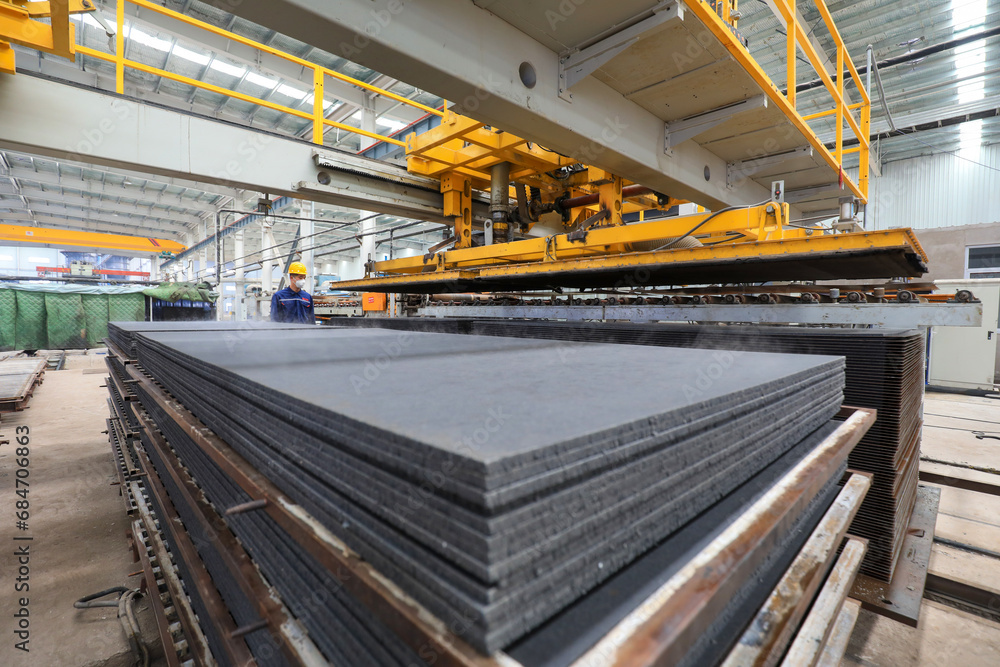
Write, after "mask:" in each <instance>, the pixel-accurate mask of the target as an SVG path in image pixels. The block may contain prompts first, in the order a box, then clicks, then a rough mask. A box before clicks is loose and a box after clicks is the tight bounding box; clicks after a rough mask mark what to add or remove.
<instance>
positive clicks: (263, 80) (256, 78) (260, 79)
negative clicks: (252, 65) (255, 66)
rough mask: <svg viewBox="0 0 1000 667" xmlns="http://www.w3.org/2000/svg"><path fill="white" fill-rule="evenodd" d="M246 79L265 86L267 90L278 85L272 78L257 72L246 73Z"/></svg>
mask: <svg viewBox="0 0 1000 667" xmlns="http://www.w3.org/2000/svg"><path fill="white" fill-rule="evenodd" d="M247 81H249V82H250V83H252V84H254V85H257V86H260V87H262V88H267V89H268V90H271V89H272V88H274V87H275V86H277V85H278V82H277V81H275V80H274V79H272V78H270V77H267V76H263V75H261V74H257V72H250V73H249V74H247Z"/></svg>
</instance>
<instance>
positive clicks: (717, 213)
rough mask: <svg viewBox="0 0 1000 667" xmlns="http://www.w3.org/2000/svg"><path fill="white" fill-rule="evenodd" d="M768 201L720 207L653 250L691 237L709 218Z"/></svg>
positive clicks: (670, 245)
mask: <svg viewBox="0 0 1000 667" xmlns="http://www.w3.org/2000/svg"><path fill="white" fill-rule="evenodd" d="M768 201H770V200H768ZM766 203H767V202H766V201H762V202H760V203H759V204H754V205H753V206H728V207H726V208H720V209H719V210H718V211H716V212H714V213H712V214H711V215H710V216H708V217H707V218H705V219H704V220H702V221H701V222H699V223H698V224H697V225H695V226H694V227H692V228H691V229H689V230H687V231H686V232H684V235H683V236H678V237H677V238H675V239H671V240H670V241H669V242H667V243H664V244H663V245H661V246H660V247H659V248H655V249H654V250H653V252H657V251H660V250H666V249H667V248H672V247H673V246H675V245H677V244H678V243H680V242H681V241H683V240H684V239H686V238H687V237H689V236H691V235H692V234H694V233H695V232H696V231H698V230H699V229H700V228H701V227H703V226H704V225H705V224H706V223H707V222H708V221H709V220H711V219H712V218H714V217H716V216H718V215H722V214H723V213H727V212H729V211H739V210H741V209H750V208H754V206H763V205H764V204H766Z"/></svg>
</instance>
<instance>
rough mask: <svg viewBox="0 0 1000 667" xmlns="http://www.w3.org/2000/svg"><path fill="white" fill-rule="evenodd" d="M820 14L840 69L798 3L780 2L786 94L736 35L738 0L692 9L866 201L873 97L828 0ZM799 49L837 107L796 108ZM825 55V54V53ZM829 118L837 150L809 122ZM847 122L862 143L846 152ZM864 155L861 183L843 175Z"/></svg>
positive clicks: (817, 0)
mask: <svg viewBox="0 0 1000 667" xmlns="http://www.w3.org/2000/svg"><path fill="white" fill-rule="evenodd" d="M811 2H813V4H814V5H815V6H816V8H817V9H818V10H819V13H820V16H821V17H822V19H823V23H824V24H825V25H826V28H827V30H829V32H830V35H831V37H832V40H833V43H834V45H835V46H836V66H835V67H836V71H835V72H830V71H829V70H828V69H827V67H826V65H825V64H824V62H823V61H824V58H823V57H822V56H821V54H820V53H819V52H817V50H816V47H815V46H814V45H813V43H812V42H811V41H810V40H809V34H810V31H809V30H807V29H805V28H804V27H803V25H802V24H801V23H800V14H799V12H798V8H797V0H775V2H774V4H775V6H776V7H777V9H778V12H779V13H780V14H781V16H782V18H783V19H784V20H785V24H786V26H787V31H786V61H787V90H786V91H785V92H784V93H782V92H781V90H780V89H778V87H777V86H775V85H774V82H773V81H772V80H771V78H770V77H769V76H768V74H767V73H766V72H765V71H764V70H763V69H762V68H761V67H760V65H759V64H758V63H757V61H756V60H754V58H753V56H751V55H750V51H749V50H748V49H747V47H746V46H745V44H743V43H742V41H741V40H740V38H739V37H738V35H736V34H735V33H734V28H735V20H730V19H735V18H736V17H738V16H739V14H738V13H735V12H734V9H735V7H736V3H735V2H733V0H723V1H722V3H721V5H720V4H716V5H715V6H714V7H713V6H710V5H709V4H706V3H705V2H694V3H690V4H689V5H688V7H689V9H690V10H691V11H692V12H694V13H695V14H697V15H698V16H699V18H701V20H702V21H703V22H705V24H706V25H707V26H708V27H709V28H710V29H711V30H712V32H713V34H714V35H715V36H716V37H717V38H718V39H719V40H720V41H722V43H723V44H724V45H725V46H726V48H727V50H728V51H729V52H730V54H731V55H733V57H734V58H735V59H736V60H737V61H738V62H739V63H740V64H741V65H743V67H744V69H745V70H746V71H747V72H748V73H749V74H750V75H751V76H752V77H753V78H754V79H755V80H756V81H757V83H758V85H760V86H761V88H762V89H763V90H764V92H765V93H766V94H767V95H768V96H769V97H770V98H771V99H772V100H773V101H774V102H776V103H777V104H778V106H779V107H782V108H783V110H784V112H785V114H786V115H787V116H788V117H789V119H790V120H791V121H792V122H793V123H794V124H795V125H796V126H797V127H798V128H799V129H800V131H802V133H803V134H804V135H805V136H806V138H807V139H808V141H809V143H810V144H811V145H812V147H813V148H814V149H815V150H816V151H818V152H819V154H820V155H822V156H823V158H824V159H825V160H826V162H827V163H828V164H829V165H830V166H831V167H832V168H834V169H837V170H840V175H839V178H842V179H843V181H844V183H845V184H847V185H849V186H850V188H851V190H852V191H854V192H855V194H857V195H859V196H860V197H862V198H863V199H867V197H868V152H869V138H868V135H869V128H870V126H871V98H870V97H869V95H868V90H867V88H866V87H865V85H864V83H862V81H861V77H860V75H859V74H858V70H857V68H856V67H855V66H854V62H853V61H852V60H851V57H850V54H848V53H847V47H846V45H845V44H844V39H843V37H841V35H840V31H839V30H838V29H837V26H836V25H835V24H834V21H833V16H832V15H831V14H830V10H829V9H828V8H827V6H826V2H825V1H824V0H811ZM799 49H801V50H802V52H803V53H804V54H805V55H806V57H807V58H808V61H809V64H810V65H812V67H813V69H814V70H815V71H816V73H817V74H818V75H819V78H820V80H821V81H822V84H823V86H824V87H825V88H826V90H827V92H828V93H829V94H830V96H831V98H832V100H833V107H832V108H830V109H824V110H822V111H819V112H817V113H812V114H808V115H806V116H803V115H801V114H800V113H799V112H798V110H797V108H796V75H795V72H796V60H797V57H798V51H799ZM823 55H825V54H823ZM848 76H849V77H850V78H851V79H853V80H854V82H855V84H856V85H857V89H858V92H859V93H860V95H861V100H862V101H861V102H857V103H854V104H848V103H847V95H846V94H845V91H844V86H845V82H846V80H847V78H848ZM855 111H860V114H859V117H858V118H855V115H854V113H853V112H855ZM827 116H836V121H835V122H836V126H837V127H836V140H835V143H834V148H833V151H832V152H831V151H830V149H828V148H827V147H826V146H825V145H824V143H823V142H821V141H820V140H819V137H817V136H816V133H815V131H813V129H812V127H811V126H810V125H809V123H808V121H811V120H815V119H818V118H824V117H827ZM845 122H846V123H847V125H848V127H850V129H851V132H852V133H853V134H854V136H855V137H856V138H857V140H858V145H857V146H855V147H852V148H844V124H845ZM855 152H857V153H859V156H860V167H859V170H858V174H859V176H858V183H857V184H854V183H853V182H851V180H850V179H849V178H848V177H847V176H846V175H845V174H844V172H843V162H844V156H845V155H848V154H851V153H855Z"/></svg>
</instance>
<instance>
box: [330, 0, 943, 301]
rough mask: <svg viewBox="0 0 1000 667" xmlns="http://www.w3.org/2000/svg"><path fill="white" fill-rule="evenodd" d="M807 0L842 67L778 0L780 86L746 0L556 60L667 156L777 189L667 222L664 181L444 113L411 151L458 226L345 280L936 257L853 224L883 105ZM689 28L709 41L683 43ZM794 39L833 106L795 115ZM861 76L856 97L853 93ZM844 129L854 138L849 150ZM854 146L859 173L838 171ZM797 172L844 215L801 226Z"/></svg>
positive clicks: (345, 285)
mask: <svg viewBox="0 0 1000 667" xmlns="http://www.w3.org/2000/svg"><path fill="white" fill-rule="evenodd" d="M812 1H813V2H814V3H815V4H816V6H817V7H818V8H819V12H820V14H821V16H822V19H823V22H824V23H825V25H826V26H827V28H828V29H829V31H830V34H831V37H832V42H833V45H834V47H835V49H836V56H835V58H834V59H833V60H832V61H831V62H835V63H836V65H835V67H836V69H835V70H834V71H833V72H830V71H828V69H827V63H826V62H825V61H824V58H825V54H824V55H821V54H820V53H819V52H817V50H816V47H815V46H814V45H813V43H812V42H810V40H809V39H808V31H806V30H804V29H803V26H802V22H801V16H800V14H799V11H798V9H797V7H796V2H795V0H776V4H777V7H778V9H779V11H780V13H781V15H782V17H783V18H784V19H785V21H786V23H787V25H788V26H789V30H788V31H787V35H786V39H787V55H788V68H787V72H786V82H785V90H784V91H782V89H781V88H780V87H779V86H778V85H776V84H775V83H774V82H773V81H772V80H771V78H770V77H769V76H768V74H767V73H766V72H764V70H763V69H762V68H761V67H760V65H759V64H758V63H757V62H756V61H755V60H754V58H753V56H752V54H751V53H750V51H749V49H748V47H747V42H746V40H745V39H744V37H743V36H742V35H741V34H740V32H739V30H738V27H737V26H738V22H739V18H740V11H739V7H738V4H737V2H736V1H735V0H713V1H712V2H696V3H684V5H683V7H680V6H678V7H674V8H673V10H672V12H673V13H671V14H669V15H668V13H664V15H663V16H662V17H659V18H655V19H651V20H652V21H654V22H656V23H657V26H658V28H657V31H658V32H656V34H655V36H650V37H649V38H648V39H647V40H645V41H641V42H635V40H633V41H632V42H627V43H624V45H623V46H621V48H618V49H616V50H613V51H609V52H607V55H606V56H605V55H601V56H600V57H597V56H594V55H593V54H588V53H584V52H581V53H579V54H576V55H574V54H569V55H567V56H566V57H564V58H563V59H562V60H561V61H560V62H561V63H562V65H561V66H562V67H564V68H565V72H562V73H561V76H563V75H565V77H566V85H567V86H571V85H573V84H572V82H573V80H579V78H580V77H581V76H585V75H586V73H587V72H592V73H593V74H594V76H597V78H599V79H600V80H601V81H602V82H603V83H605V84H606V85H609V86H611V87H612V88H615V89H616V90H618V91H619V92H621V93H622V94H626V92H628V91H633V92H632V93H629V94H630V95H632V99H633V100H634V101H635V102H636V103H637V104H639V105H640V106H642V107H644V108H645V109H646V110H649V111H651V112H653V113H656V114H657V115H659V116H660V118H661V119H662V120H663V121H664V123H665V125H664V134H663V136H662V137H660V139H661V140H662V141H663V143H664V153H665V154H666V156H667V157H668V158H671V157H672V155H673V153H672V152H671V150H672V147H674V146H676V145H679V144H680V143H683V142H685V141H691V140H693V141H696V142H697V143H699V144H700V145H702V146H703V147H705V148H707V149H708V150H709V151H710V152H712V153H714V154H715V155H716V156H717V157H720V158H722V159H723V160H726V162H727V165H728V167H729V171H730V172H732V173H731V174H729V173H727V182H728V181H729V180H730V177H733V178H736V179H743V180H748V179H749V180H754V181H756V182H757V183H759V184H760V185H762V186H764V188H767V186H768V185H770V190H771V196H770V197H769V198H768V199H767V200H766V201H761V202H757V203H753V204H750V205H744V206H731V207H728V208H722V209H718V210H715V211H712V212H703V211H702V210H701V209H700V208H699V209H698V212H696V213H693V214H690V215H674V216H673V217H664V215H663V213H655V211H657V210H660V211H663V210H666V209H669V208H671V207H673V206H675V205H677V204H680V203H682V202H681V201H680V200H679V199H676V198H674V197H672V196H671V193H669V192H667V193H663V192H654V191H652V190H651V189H650V188H647V187H643V185H642V184H641V183H636V182H631V181H628V180H626V179H624V178H622V177H621V176H620V175H617V174H614V173H612V172H609V171H606V170H604V169H600V168H598V167H595V166H592V165H587V164H582V163H580V162H579V161H577V160H575V159H573V158H572V157H571V156H566V155H561V154H559V153H556V152H553V151H551V150H549V149H547V148H545V147H543V146H540V145H538V144H536V143H532V142H529V141H527V140H525V139H524V138H521V137H518V136H515V135H513V134H511V133H508V132H504V131H503V130H502V129H499V128H496V127H490V126H486V125H484V124H482V123H479V122H477V121H475V120H473V119H471V118H466V117H464V116H461V115H458V114H455V113H452V112H447V113H446V114H445V116H444V117H443V118H442V122H441V124H440V125H439V126H438V127H435V128H433V129H431V130H429V131H427V132H424V133H422V134H419V135H416V134H411V135H410V136H409V137H407V141H406V156H407V168H408V169H409V170H410V171H411V172H413V173H416V174H421V175H424V176H430V177H433V178H438V179H440V182H441V192H442V194H443V195H444V210H445V215H446V216H448V217H451V218H452V219H453V220H454V225H453V226H454V232H453V234H452V235H451V236H450V238H448V239H446V240H445V241H444V242H442V243H441V244H438V245H436V246H434V247H432V248H431V251H430V252H428V253H427V254H425V255H423V256H418V257H407V258H402V259H392V260H387V261H381V262H372V261H369V262H368V263H367V264H366V277H365V278H364V279H361V280H353V281H343V282H340V283H337V284H336V285H335V287H336V288H337V289H345V290H367V291H386V292H414V293H444V292H460V291H488V290H512V289H513V290H517V289H521V290H531V289H551V288H560V287H571V288H573V287H578V288H582V287H587V288H591V287H592V288H605V287H620V286H638V285H641V286H647V287H654V286H659V285H683V284H706V283H716V282H764V281H773V280H825V279H852V278H856V279H876V278H895V277H915V276H920V275H922V274H923V273H924V272H926V265H925V262H926V261H927V256H926V254H925V253H924V251H923V249H922V248H921V247H920V245H919V243H918V242H917V239H916V237H915V235H914V234H913V233H912V231H910V230H908V229H895V230H885V231H878V232H873V231H864V230H863V229H861V227H860V225H859V224H858V223H857V220H856V219H855V205H863V204H865V203H866V201H867V194H868V145H869V126H870V110H871V100H870V97H869V95H868V93H867V90H866V89H865V88H864V86H863V85H862V82H861V79H860V77H859V76H858V73H857V69H856V68H855V67H854V64H853V63H852V62H851V59H850V55H849V54H848V53H847V48H846V45H845V43H844V40H843V38H842V37H841V35H840V33H839V31H838V30H837V28H836V26H835V25H834V24H833V20H832V16H831V15H830V12H829V10H828V9H827V7H826V5H825V2H824V0H812ZM693 36H697V44H699V48H698V49H696V51H697V53H688V52H686V51H685V50H684V48H685V44H689V43H690V42H691V41H692V39H693ZM633 42H635V43H636V44H638V45H639V46H636V47H634V51H633V50H632V49H633V47H632V46H630V45H631V44H632V43H633ZM594 48H597V47H596V46H595V47H594ZM800 52H801V53H802V54H804V55H805V57H806V58H807V62H808V63H809V64H810V65H812V66H813V68H814V69H816V70H817V73H818V74H819V76H820V78H821V79H822V81H823V84H824V87H825V91H826V93H827V94H828V95H829V97H830V99H831V101H832V108H830V109H828V110H823V111H819V112H815V113H810V114H807V115H802V114H800V113H799V111H798V102H797V99H796V85H795V82H796V73H795V72H796V70H795V61H796V59H797V58H798V54H799V53H800ZM601 53H605V52H601ZM588 59H590V61H592V64H590V65H588V64H586V62H587V61H588ZM652 63H660V64H661V65H662V67H661V68H660V69H657V67H656V66H655V65H653V64H652ZM708 64H711V65H712V67H711V72H710V73H707V74H706V70H707V69H708V67H707V65H708ZM574 68H577V69H574ZM588 68H589V69H588ZM577 70H579V71H577ZM723 81H724V82H726V83H724V84H723V83H721V82H723ZM849 83H850V84H852V85H854V86H856V87H857V91H858V92H857V94H858V95H859V96H860V98H861V99H860V101H857V102H854V101H852V100H851V98H850V95H849V94H848V92H847V91H846V89H845V86H846V85H847V84H849ZM635 91H640V92H635ZM560 96H562V93H560ZM570 97H571V96H570ZM567 101H569V100H567ZM816 123H828V124H833V125H834V127H835V137H836V140H835V142H834V144H833V148H832V149H831V148H828V147H827V146H826V145H824V143H823V142H822V141H820V140H819V138H818V135H817V134H816V131H815V130H814V129H813V125H811V124H816ZM845 129H846V131H847V132H846V133H845ZM849 135H853V136H854V137H855V138H856V139H857V142H858V145H857V146H856V147H853V148H845V146H844V142H845V138H847V137H849ZM650 140H651V141H656V140H657V138H656V137H650ZM854 152H856V153H858V157H859V162H860V169H859V173H858V176H857V182H855V181H854V180H853V179H852V178H850V177H849V176H848V175H846V174H845V170H844V166H843V164H844V156H845V155H848V154H850V153H854ZM769 176H770V178H768V177H769ZM785 179H789V180H788V181H787V182H788V185H789V187H790V188H792V189H793V190H794V192H795V194H796V196H797V197H800V198H802V199H797V200H796V201H799V202H800V203H797V204H796V206H798V207H799V210H800V211H805V212H807V213H814V212H819V211H827V210H832V209H838V210H839V217H838V216H836V215H829V216H826V218H825V219H830V220H833V222H832V224H830V225H825V226H820V224H818V223H817V222H816V221H817V219H818V218H816V217H815V216H814V217H813V218H807V219H804V220H800V221H793V220H792V219H791V214H792V207H791V206H790V205H789V202H787V201H786V188H785ZM705 180H706V181H708V180H709V172H708V167H707V166H706V167H705ZM476 190H480V191H485V192H489V194H490V212H489V217H488V219H486V220H474V219H473V216H472V198H473V192H474V191H476ZM764 191H766V190H764ZM687 197H688V198H690V197H691V194H688V195H687ZM803 200H804V201H805V204H807V205H805V204H803V203H801V202H802V201H803ZM512 202H516V204H513V203H512ZM636 213H638V215H635V214H636ZM630 214H632V215H630ZM635 218H638V220H635ZM479 229H481V230H482V233H479Z"/></svg>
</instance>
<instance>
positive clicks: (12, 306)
mask: <svg viewBox="0 0 1000 667" xmlns="http://www.w3.org/2000/svg"><path fill="white" fill-rule="evenodd" d="M16 318H17V296H16V295H15V293H14V291H13V290H9V289H0V352H7V351H8V350H14V349H17V348H15V347H14V343H15V340H14V338H15V336H14V321H15V319H16Z"/></svg>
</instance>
